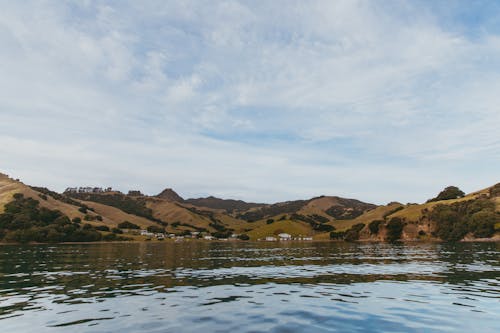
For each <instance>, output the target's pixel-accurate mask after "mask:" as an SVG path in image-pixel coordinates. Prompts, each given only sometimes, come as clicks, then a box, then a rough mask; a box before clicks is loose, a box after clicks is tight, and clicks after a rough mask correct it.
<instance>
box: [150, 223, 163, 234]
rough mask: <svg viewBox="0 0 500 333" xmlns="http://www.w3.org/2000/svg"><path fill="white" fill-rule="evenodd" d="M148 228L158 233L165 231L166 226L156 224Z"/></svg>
mask: <svg viewBox="0 0 500 333" xmlns="http://www.w3.org/2000/svg"><path fill="white" fill-rule="evenodd" d="M147 230H148V231H149V232H152V233H155V234H158V233H165V228H161V227H157V226H155V225H150V226H148V227H147Z"/></svg>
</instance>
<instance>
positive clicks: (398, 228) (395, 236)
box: [385, 217, 404, 243]
mask: <svg viewBox="0 0 500 333" xmlns="http://www.w3.org/2000/svg"><path fill="white" fill-rule="evenodd" d="M385 227H386V229H387V234H386V238H385V240H386V241H388V242H390V243H393V242H396V241H397V240H399V239H400V238H401V234H402V232H403V228H404V221H403V219H402V218H400V217H393V218H392V219H390V221H389V222H388V223H387V225H386V226H385Z"/></svg>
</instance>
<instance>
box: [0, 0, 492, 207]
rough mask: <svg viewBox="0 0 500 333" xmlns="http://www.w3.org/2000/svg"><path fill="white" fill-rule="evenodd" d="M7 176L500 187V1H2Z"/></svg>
mask: <svg viewBox="0 0 500 333" xmlns="http://www.w3.org/2000/svg"><path fill="white" fill-rule="evenodd" d="M0 8H1V10H0V172H3V173H7V174H9V175H10V176H11V177H14V178H20V179H21V180H22V181H23V182H25V183H27V184H30V185H38V186H46V187H49V188H51V189H53V190H57V191H63V190H64V189H65V188H66V187H68V186H103V187H104V186H113V187H114V188H115V189H119V190H122V191H128V190H129V189H139V190H141V191H143V193H146V194H151V195H154V194H157V193H159V192H160V191H161V190H162V189H164V188H166V187H171V188H174V189H175V190H176V191H177V192H178V193H179V194H180V195H181V196H183V197H185V198H187V197H201V196H207V195H214V196H218V197H222V198H236V199H243V200H247V201H256V202H276V201H284V200H293V199H299V198H300V199H304V198H310V197H313V196H319V195H338V196H343V197H349V198H357V199H360V200H363V201H367V202H372V203H377V204H383V203H387V202H389V201H395V200H397V201H400V202H403V203H406V202H422V201H425V200H426V199H428V198H431V197H434V196H435V195H436V194H437V193H438V192H439V191H440V190H441V189H442V188H444V187H445V186H447V185H456V186H459V187H460V188H461V189H462V190H464V191H465V192H471V191H475V190H478V189H481V188H484V187H487V186H491V185H493V184H495V183H497V182H499V181H500V177H499V176H500V172H499V171H500V130H499V129H500V2H499V1H471V0H467V1H452V0H450V1H424V0H416V1H391V0H388V1H356V0H346V1H314V0H311V1H302V0H299V1H292V0H287V1H279V0H276V1H258V0H252V1H202V0H198V1H164V0H161V1H121V0H120V1H74V2H73V1H8V0H0Z"/></svg>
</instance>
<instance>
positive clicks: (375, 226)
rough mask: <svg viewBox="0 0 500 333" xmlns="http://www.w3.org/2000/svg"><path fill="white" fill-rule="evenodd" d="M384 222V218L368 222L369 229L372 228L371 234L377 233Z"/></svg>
mask: <svg viewBox="0 0 500 333" xmlns="http://www.w3.org/2000/svg"><path fill="white" fill-rule="evenodd" d="M382 223H384V221H382V220H374V221H371V222H370V224H368V229H369V230H370V234H372V235H377V234H378V232H379V229H380V225H381V224H382Z"/></svg>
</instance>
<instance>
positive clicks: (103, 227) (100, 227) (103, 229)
mask: <svg viewBox="0 0 500 333" xmlns="http://www.w3.org/2000/svg"><path fill="white" fill-rule="evenodd" d="M95 230H99V231H109V227H108V226H107V225H98V226H97V227H95ZM118 230H120V229H118Z"/></svg>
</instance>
